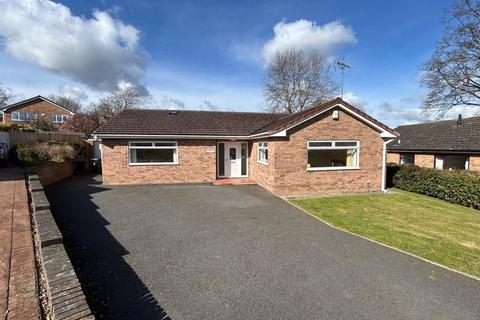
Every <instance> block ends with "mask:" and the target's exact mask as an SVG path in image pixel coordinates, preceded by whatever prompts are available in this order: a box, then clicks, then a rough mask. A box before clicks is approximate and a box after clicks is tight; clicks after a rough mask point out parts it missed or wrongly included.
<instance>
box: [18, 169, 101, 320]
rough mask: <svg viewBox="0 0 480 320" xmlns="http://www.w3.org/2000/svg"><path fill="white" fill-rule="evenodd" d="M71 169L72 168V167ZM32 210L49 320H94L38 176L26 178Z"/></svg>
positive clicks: (31, 175)
mask: <svg viewBox="0 0 480 320" xmlns="http://www.w3.org/2000/svg"><path fill="white" fill-rule="evenodd" d="M72 167H73V165H72ZM27 183H28V186H29V188H28V192H29V194H30V199H31V208H32V210H33V221H34V225H35V231H36V240H37V250H38V251H39V253H40V254H38V255H37V256H38V258H39V259H40V263H39V264H40V266H41V268H42V273H43V275H44V279H43V283H44V286H43V287H44V289H45V291H46V292H45V295H46V300H47V303H48V306H47V309H48V311H49V314H50V317H51V319H84V320H86V319H95V317H94V316H93V315H92V312H91V310H90V307H89V306H88V304H87V301H86V299H85V295H84V293H83V290H82V287H81V285H80V281H79V280H78V277H77V275H76V273H75V270H74V268H73V266H72V263H71V261H70V259H69V257H68V255H67V252H66V251H65V247H64V245H63V236H62V233H61V232H60V229H59V228H58V226H57V224H56V222H55V219H54V218H53V215H52V213H51V212H50V203H49V201H48V199H47V197H46V195H45V192H44V190H43V185H42V182H41V178H40V177H39V176H38V175H33V174H29V175H27Z"/></svg>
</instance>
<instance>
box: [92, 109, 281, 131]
mask: <svg viewBox="0 0 480 320" xmlns="http://www.w3.org/2000/svg"><path fill="white" fill-rule="evenodd" d="M283 116H285V115H282V114H273V113H260V112H258V113H254V112H217V111H193V110H156V109H148V110H147V109H131V110H125V111H122V112H121V113H120V114H119V115H118V116H116V117H115V118H113V119H112V120H111V121H110V122H108V123H106V124H105V125H103V126H102V127H101V128H100V129H99V130H97V132H96V133H97V134H132V135H222V136H246V135H249V134H251V133H253V132H255V130H257V129H258V128H261V127H263V126H265V125H267V124H268V123H270V122H272V121H275V120H277V119H278V118H280V117H283Z"/></svg>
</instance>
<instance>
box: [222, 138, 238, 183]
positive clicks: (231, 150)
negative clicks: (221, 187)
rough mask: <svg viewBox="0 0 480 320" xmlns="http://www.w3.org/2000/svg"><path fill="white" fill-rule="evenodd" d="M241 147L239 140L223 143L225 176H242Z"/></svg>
mask: <svg viewBox="0 0 480 320" xmlns="http://www.w3.org/2000/svg"><path fill="white" fill-rule="evenodd" d="M241 147H242V144H241V143H240V142H226V143H225V177H229V178H238V177H241V176H242V157H241V152H242V149H241Z"/></svg>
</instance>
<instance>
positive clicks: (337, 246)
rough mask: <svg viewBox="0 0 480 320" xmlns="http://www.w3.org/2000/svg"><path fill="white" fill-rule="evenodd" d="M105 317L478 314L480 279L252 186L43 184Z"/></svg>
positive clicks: (77, 180)
mask: <svg viewBox="0 0 480 320" xmlns="http://www.w3.org/2000/svg"><path fill="white" fill-rule="evenodd" d="M48 196H49V199H50V201H51V203H52V206H53V211H54V214H55V216H56V219H57V220H58V222H59V224H60V226H61V229H62V231H63V232H64V233H65V237H66V238H67V240H68V248H69V250H70V253H71V255H72V256H74V257H75V259H74V263H75V264H76V267H77V268H78V269H79V270H80V273H81V277H82V280H84V281H85V282H86V283H88V284H86V286H88V287H89V290H87V292H90V302H91V303H92V304H93V306H92V307H93V309H94V310H95V311H96V312H97V314H98V315H103V316H106V317H107V318H122V317H123V318H131V317H132V316H136V317H137V318H142V317H143V318H159V319H161V318H162V317H163V318H164V317H167V316H170V317H171V318H172V319H437V320H438V319H478V315H479V314H480V304H479V303H478V301H480V282H479V281H476V280H474V279H471V278H468V277H465V276H462V275H459V274H457V273H454V272H450V271H448V270H445V269H443V268H439V267H436V266H434V265H431V264H428V263H426V262H424V261H421V260H419V259H416V258H414V257H411V256H408V255H405V254H402V253H399V252H396V251H394V250H391V249H388V248H385V247H383V246H380V245H377V244H374V243H371V242H369V241H366V240H363V239H360V238H358V237H355V236H353V235H350V234H347V233H344V232H342V231H339V230H336V229H333V228H330V227H328V226H326V225H325V224H323V223H321V222H319V221H317V220H315V219H314V218H312V217H310V216H308V215H306V214H304V213H303V212H301V211H300V210H298V209H296V208H294V207H293V206H291V205H289V204H288V203H286V202H284V201H283V200H281V199H279V198H277V197H275V196H273V195H272V194H270V193H268V192H267V191H265V190H263V189H262V188H260V187H257V186H210V185H162V186H161V185H152V186H112V187H108V186H102V185H101V184H100V181H99V179H98V178H94V177H92V176H80V177H73V178H71V179H67V180H64V181H63V182H60V183H57V184H55V185H53V186H52V187H51V188H50V189H49V190H48Z"/></svg>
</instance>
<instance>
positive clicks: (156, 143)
mask: <svg viewBox="0 0 480 320" xmlns="http://www.w3.org/2000/svg"><path fill="white" fill-rule="evenodd" d="M155 146H156V147H175V146H176V144H175V142H155Z"/></svg>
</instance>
